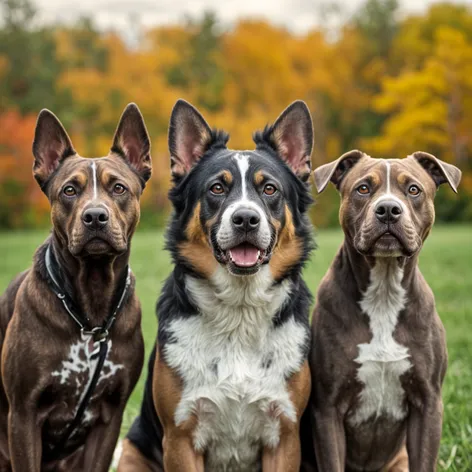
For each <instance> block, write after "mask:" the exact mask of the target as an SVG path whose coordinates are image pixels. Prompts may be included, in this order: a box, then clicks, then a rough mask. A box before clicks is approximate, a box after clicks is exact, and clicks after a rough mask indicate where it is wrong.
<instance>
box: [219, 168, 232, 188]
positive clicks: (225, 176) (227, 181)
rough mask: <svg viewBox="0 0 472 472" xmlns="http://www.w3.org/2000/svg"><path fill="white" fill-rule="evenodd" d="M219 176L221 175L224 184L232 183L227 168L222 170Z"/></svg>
mask: <svg viewBox="0 0 472 472" xmlns="http://www.w3.org/2000/svg"><path fill="white" fill-rule="evenodd" d="M221 176H222V177H223V180H224V181H225V184H227V185H229V184H232V183H233V174H231V172H230V171H229V170H224V171H223V172H222V173H221Z"/></svg>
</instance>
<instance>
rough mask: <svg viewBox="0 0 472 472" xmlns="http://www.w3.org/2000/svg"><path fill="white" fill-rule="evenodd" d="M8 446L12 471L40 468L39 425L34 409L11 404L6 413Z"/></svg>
mask: <svg viewBox="0 0 472 472" xmlns="http://www.w3.org/2000/svg"><path fill="white" fill-rule="evenodd" d="M8 447H9V449H10V460H11V466H12V472H25V471H28V472H39V471H40V469H41V454H42V441H41V425H40V424H39V423H38V420H37V418H36V415H35V414H34V409H33V408H32V409H31V411H25V410H24V409H23V408H18V407H17V406H16V405H14V404H13V405H11V407H10V412H9V413H8Z"/></svg>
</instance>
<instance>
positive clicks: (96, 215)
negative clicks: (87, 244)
mask: <svg viewBox="0 0 472 472" xmlns="http://www.w3.org/2000/svg"><path fill="white" fill-rule="evenodd" d="M108 218H109V215H108V211H107V210H106V208H102V207H96V208H87V210H85V211H84V212H83V214H82V221H83V223H84V225H85V226H87V228H90V229H102V228H104V227H105V226H106V225H107V224H108Z"/></svg>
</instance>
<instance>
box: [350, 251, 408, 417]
mask: <svg viewBox="0 0 472 472" xmlns="http://www.w3.org/2000/svg"><path fill="white" fill-rule="evenodd" d="M402 279H403V269H402V268H401V267H399V265H398V262H397V260H396V259H394V258H388V259H381V258H378V259H377V260H376V263H375V266H374V267H373V268H372V269H371V273H370V284H369V286H368V287H367V290H366V291H365V293H364V296H363V298H362V300H361V301H360V306H361V309H362V311H363V312H364V313H365V314H366V315H367V316H368V317H369V324H370V329H371V331H372V340H371V341H370V343H367V344H359V346H358V347H359V356H358V357H357V359H355V361H356V362H358V363H359V364H360V367H359V369H358V371H357V378H358V380H359V381H360V382H362V383H363V385H364V387H363V390H362V392H361V394H360V402H359V406H358V408H357V410H356V411H355V412H354V414H353V415H352V416H351V417H350V419H349V421H350V422H351V423H352V424H353V425H359V424H361V423H364V422H366V421H368V420H372V419H377V418H379V417H380V416H382V415H386V416H388V417H390V418H392V419H394V420H398V421H400V420H402V419H404V418H405V417H406V414H407V410H406V406H405V404H404V391H403V388H402V385H401V382H400V377H401V376H402V375H403V374H404V373H405V372H406V371H407V370H408V369H410V367H411V365H412V364H411V362H410V361H409V357H410V355H409V353H408V349H407V348H406V347H405V346H402V345H401V344H399V343H397V342H396V341H395V339H394V338H393V332H394V330H395V327H396V325H397V322H398V316H399V314H400V312H401V310H403V308H404V307H405V304H406V301H407V300H406V291H405V289H404V288H403V287H402V285H401V282H402Z"/></svg>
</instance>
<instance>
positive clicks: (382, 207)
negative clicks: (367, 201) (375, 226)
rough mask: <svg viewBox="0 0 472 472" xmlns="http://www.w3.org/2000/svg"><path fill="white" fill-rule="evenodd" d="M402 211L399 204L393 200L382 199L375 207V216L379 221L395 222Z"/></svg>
mask: <svg viewBox="0 0 472 472" xmlns="http://www.w3.org/2000/svg"><path fill="white" fill-rule="evenodd" d="M402 213H403V210H402V207H401V205H400V204H399V203H398V202H396V201H395V200H382V201H381V202H379V203H377V205H376V207H375V216H376V217H377V219H378V220H379V221H380V222H381V223H386V224H387V223H395V222H396V221H398V220H399V219H400V216H401V215H402Z"/></svg>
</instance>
